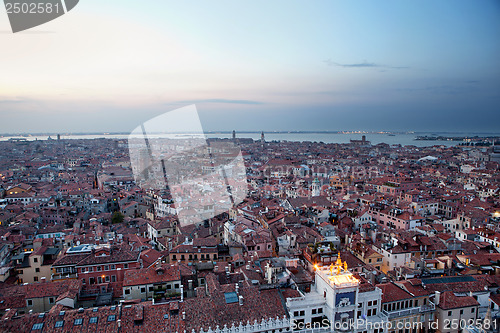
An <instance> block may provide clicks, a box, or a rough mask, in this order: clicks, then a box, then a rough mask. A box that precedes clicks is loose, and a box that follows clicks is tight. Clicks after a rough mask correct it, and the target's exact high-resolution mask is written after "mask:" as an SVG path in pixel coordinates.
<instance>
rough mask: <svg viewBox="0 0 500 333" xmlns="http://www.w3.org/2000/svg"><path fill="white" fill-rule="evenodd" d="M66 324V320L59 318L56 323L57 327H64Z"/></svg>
mask: <svg viewBox="0 0 500 333" xmlns="http://www.w3.org/2000/svg"><path fill="white" fill-rule="evenodd" d="M63 326H64V320H58V321H56V324H55V325H54V327H55V328H59V327H63Z"/></svg>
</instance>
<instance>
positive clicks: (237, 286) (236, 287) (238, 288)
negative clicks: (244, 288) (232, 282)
mask: <svg viewBox="0 0 500 333" xmlns="http://www.w3.org/2000/svg"><path fill="white" fill-rule="evenodd" d="M235 289H236V293H238V292H239V291H240V286H239V284H236V286H235Z"/></svg>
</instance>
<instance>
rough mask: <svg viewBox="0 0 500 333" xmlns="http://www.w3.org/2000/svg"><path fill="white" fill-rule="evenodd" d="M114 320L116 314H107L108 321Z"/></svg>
mask: <svg viewBox="0 0 500 333" xmlns="http://www.w3.org/2000/svg"><path fill="white" fill-rule="evenodd" d="M115 320H116V316H115V315H109V316H108V321H115Z"/></svg>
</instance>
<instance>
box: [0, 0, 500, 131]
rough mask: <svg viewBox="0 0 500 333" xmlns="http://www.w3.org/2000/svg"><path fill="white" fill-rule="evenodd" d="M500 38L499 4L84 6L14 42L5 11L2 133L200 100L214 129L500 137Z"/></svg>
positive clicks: (113, 118) (98, 126) (74, 124)
mask: <svg viewBox="0 0 500 333" xmlns="http://www.w3.org/2000/svg"><path fill="white" fill-rule="evenodd" d="M499 36H500V2H499V1H496V0H491V1H489V0H484V1H470V0H468V1H463V0H441V1H435V0H432V1H429V0H422V1H400V0H397V1H388V0H384V1H361V0H359V1H358V0H355V1H347V0H345V1H335V0H324V1H323V0H314V1H298V0H286V1H282V0H273V1H268V0H267V1H260V0H252V1H243V0H241V1H234V0H211V1H207V0H190V1H185V0H180V1H168V0H162V1H157V0H141V1H137V0H106V1H102V0H80V3H79V4H78V5H77V6H76V7H75V8H74V9H73V10H72V11H70V12H68V13H67V14H66V15H64V16H62V17H60V18H58V19H56V20H54V21H51V22H49V23H47V24H44V25H41V26H38V27H35V28H33V29H30V30H27V31H24V32H19V33H16V34H13V33H12V31H11V30H10V25H9V20H8V17H7V14H6V11H5V10H3V8H0V45H1V46H0V133H82V132H130V131H132V130H133V129H134V128H135V127H137V126H138V125H140V124H141V123H143V122H145V121H148V120H149V119H151V118H153V117H155V116H158V115H161V114H163V113H165V112H168V111H171V110H175V109H177V108H181V107H184V106H187V105H190V104H195V105H196V106H197V108H198V111H199V114H200V118H201V121H202V125H203V128H204V129H205V130H207V131H217V130H222V131H229V130H233V129H235V130H240V131H243V130H256V131H260V130H264V131H273V130H279V131H286V130H307V131H314V130H318V131H325V130H332V131H336V130H373V131H378V130H388V131H468V132H493V133H500V126H499V124H500V37H499Z"/></svg>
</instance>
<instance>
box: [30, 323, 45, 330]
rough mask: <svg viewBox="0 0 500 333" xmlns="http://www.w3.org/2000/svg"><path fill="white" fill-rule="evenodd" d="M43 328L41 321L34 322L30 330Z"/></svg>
mask: <svg viewBox="0 0 500 333" xmlns="http://www.w3.org/2000/svg"><path fill="white" fill-rule="evenodd" d="M42 328H43V323H38V324H34V325H33V327H32V328H31V330H32V331H36V330H41V329H42Z"/></svg>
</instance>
